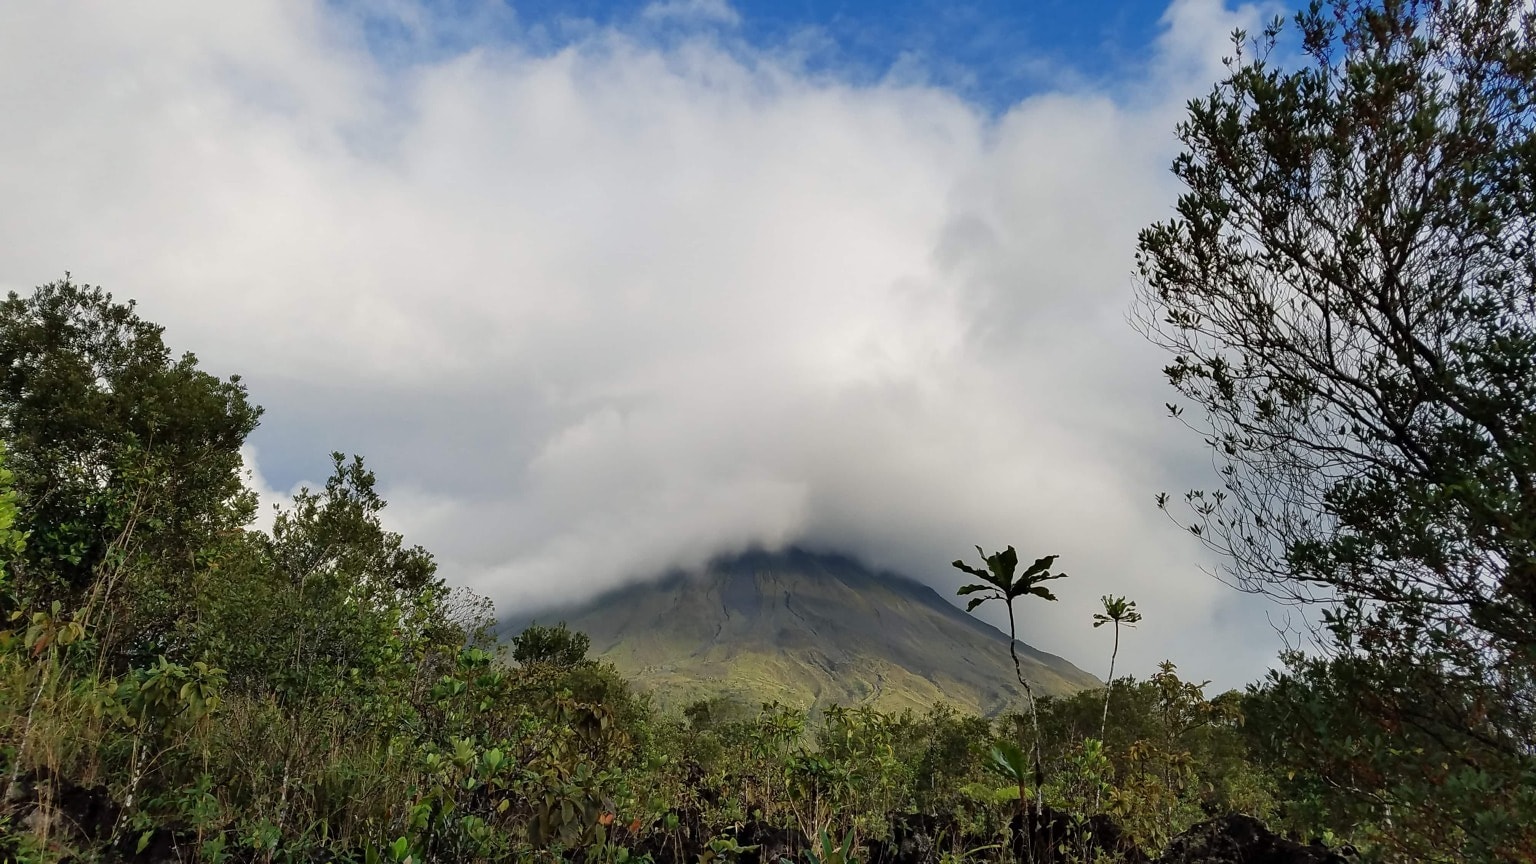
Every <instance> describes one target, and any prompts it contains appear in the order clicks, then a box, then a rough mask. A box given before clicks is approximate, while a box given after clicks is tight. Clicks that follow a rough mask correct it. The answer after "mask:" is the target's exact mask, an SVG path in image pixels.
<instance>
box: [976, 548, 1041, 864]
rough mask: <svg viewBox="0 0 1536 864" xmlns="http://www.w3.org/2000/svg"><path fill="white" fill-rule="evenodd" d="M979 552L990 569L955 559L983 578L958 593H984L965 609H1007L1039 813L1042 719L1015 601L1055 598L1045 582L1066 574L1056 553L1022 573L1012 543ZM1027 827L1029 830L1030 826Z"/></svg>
mask: <svg viewBox="0 0 1536 864" xmlns="http://www.w3.org/2000/svg"><path fill="white" fill-rule="evenodd" d="M976 554H978V555H980V556H981V557H982V559H983V560H984V561H985V562H986V565H987V569H985V570H982V569H980V568H977V567H971V566H970V565H968V564H966V563H965V562H964V561H959V560H957V561H955V562H954V563H953V565H952V566H953V567H954V568H955V569H957V570H961V571H963V572H965V573H969V574H970V575H972V576H975V577H977V578H979V579H981V580H982V581H980V582H975V583H972V584H970V585H966V586H963V587H962V588H960V590H959V591H957V592H955V593H956V594H957V595H959V596H962V597H963V596H966V595H968V594H980V595H981V596H979V597H972V598H971V600H970V602H969V603H967V604H966V607H965V611H967V612H974V611H975V610H976V607H977V606H980V605H981V604H983V603H986V602H987V601H989V600H1000V601H1002V603H1003V606H1004V607H1006V608H1007V610H1008V656H1010V657H1012V658H1013V672H1014V675H1015V677H1017V678H1018V679H1019V686H1021V687H1023V688H1024V696H1025V699H1026V704H1027V707H1028V708H1029V718H1030V723H1031V725H1032V728H1033V731H1034V750H1033V757H1034V775H1035V795H1034V798H1033V799H1031V801H1030V804H1029V806H1030V808H1031V812H1032V813H1034V814H1038V813H1039V809H1038V808H1039V806H1040V789H1041V787H1042V786H1044V785H1045V766H1044V764H1043V763H1042V762H1041V759H1040V722H1039V715H1038V713H1037V712H1036V710H1035V691H1034V688H1033V687H1030V686H1029V680H1028V679H1026V678H1025V677H1024V667H1023V665H1022V664H1021V663H1020V662H1019V636H1018V624H1017V622H1016V621H1015V617H1014V609H1013V604H1014V601H1016V600H1018V599H1020V598H1022V597H1039V598H1041V599H1042V600H1050V601H1052V602H1054V601H1055V600H1056V595H1054V594H1052V593H1051V591H1050V589H1049V588H1046V587H1045V584H1044V583H1046V582H1049V581H1051V580H1052V579H1065V578H1066V576H1067V574H1065V573H1052V572H1051V567H1052V565H1054V564H1055V563H1056V558H1057V557H1058V556H1056V555H1047V556H1045V557H1044V558H1038V559H1036V560H1035V563H1033V564H1031V565H1029V567H1027V568H1025V569H1024V572H1022V573H1020V572H1017V571H1018V567H1019V553H1018V552H1015V551H1014V549H1013V547H1012V546H1009V547H1008V548H1007V549H1005V550H1003V551H1002V552H994V553H993V554H991V555H988V554H987V553H985V552H983V551H982V550H981V547H980V546H977V547H976ZM1026 825H1027V823H1026ZM1026 830H1028V829H1027V827H1026ZM1024 848H1025V849H1026V850H1027V849H1030V848H1032V844H1030V843H1028V842H1026V843H1025V844H1024Z"/></svg>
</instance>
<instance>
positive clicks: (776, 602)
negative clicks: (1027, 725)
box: [540, 548, 1102, 713]
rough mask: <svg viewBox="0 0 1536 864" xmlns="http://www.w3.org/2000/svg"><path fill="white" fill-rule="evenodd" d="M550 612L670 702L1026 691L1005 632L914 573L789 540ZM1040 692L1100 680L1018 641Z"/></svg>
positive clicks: (929, 699) (960, 698)
mask: <svg viewBox="0 0 1536 864" xmlns="http://www.w3.org/2000/svg"><path fill="white" fill-rule="evenodd" d="M540 617H541V618H547V619H548V620H555V619H556V618H559V619H563V620H564V621H566V622H567V623H568V624H569V625H570V626H571V627H572V628H573V629H576V630H580V631H582V632H584V633H586V634H587V635H588V636H590V637H591V638H592V654H593V655H594V656H596V657H598V658H599V659H603V660H607V661H610V662H612V663H613V664H614V665H615V666H617V667H618V668H619V670H620V671H621V672H624V673H625V674H627V675H629V676H631V677H632V678H634V679H635V680H636V681H637V682H638V683H639V684H640V685H641V686H642V687H646V688H649V689H651V690H652V691H653V692H654V693H655V694H656V697H657V699H658V701H659V702H661V703H662V704H663V705H669V706H672V707H680V706H682V705H685V704H687V703H688V702H691V701H693V700H694V699H699V698H705V697H714V696H726V697H729V698H734V699H737V700H739V701H742V702H744V703H747V704H755V703H758V702H764V701H770V700H775V699H776V700H778V701H781V702H785V703H788V704H799V705H812V706H815V707H824V706H826V705H829V704H833V703H837V704H844V705H853V704H873V705H875V706H877V707H880V708H883V709H900V708H915V709H918V710H923V709H926V708H927V707H928V706H929V705H931V704H933V703H934V702H938V701H945V702H949V703H951V704H953V705H955V706H956V707H957V708H960V709H962V710H968V711H973V712H977V713H994V712H997V711H1000V710H1004V709H1006V708H1009V707H1016V703H1018V702H1019V700H1021V699H1022V698H1023V694H1022V692H1020V687H1019V685H1018V681H1017V680H1016V679H1015V677H1014V672H1013V663H1012V661H1011V660H1010V659H1009V656H1008V637H1007V635H1006V634H1004V633H1001V632H1000V631H998V630H997V629H996V628H994V627H992V626H991V625H989V624H987V623H985V622H983V621H980V620H978V619H976V618H974V617H973V616H970V615H967V614H966V613H965V612H963V611H961V610H960V609H959V608H957V607H955V606H954V605H953V604H951V603H949V602H948V601H947V600H945V599H944V598H943V597H941V596H939V594H938V593H937V592H936V591H934V590H933V589H932V588H930V587H928V586H926V585H924V584H922V583H920V582H917V581H915V580H913V579H911V578H909V577H906V576H902V575H900V574H896V573H890V572H880V573H877V572H874V571H872V570H870V569H868V568H867V567H865V566H864V565H862V564H861V563H859V562H858V561H857V560H855V559H853V558H851V557H848V556H845V555H840V554H835V553H821V552H811V551H807V550H804V549H800V548H790V549H787V550H784V551H782V552H769V551H765V550H751V551H747V552H743V553H740V554H736V555H729V556H721V557H717V558H715V559H714V560H712V561H711V562H710V563H709V564H707V565H706V566H705V567H703V568H702V569H701V570H699V571H697V572H685V571H673V572H671V573H669V574H667V575H665V576H664V577H661V578H659V579H657V580H653V581H649V582H642V583H636V584H632V585H628V586H625V587H622V588H619V589H616V590H614V591H611V592H609V593H607V594H605V595H603V596H601V597H598V598H596V599H594V600H592V601H589V602H587V603H584V604H581V605H579V606H574V607H571V608H568V609H564V610H554V611H553V612H551V613H549V614H547V615H541V616H540ZM1019 648H1020V651H1019V653H1020V660H1021V661H1023V667H1024V674H1025V677H1026V678H1028V679H1029V681H1030V684H1031V685H1032V686H1033V687H1034V688H1035V690H1036V692H1037V693H1041V694H1058V695H1059V694H1067V693H1072V692H1075V691H1078V690H1082V689H1086V688H1092V687H1098V686H1102V685H1101V683H1100V682H1099V681H1098V679H1096V678H1094V677H1093V676H1092V675H1089V674H1088V673H1086V672H1083V671H1082V670H1081V669H1078V668H1077V667H1075V666H1073V665H1072V664H1071V663H1068V662H1067V661H1066V660H1063V659H1062V658H1060V657H1056V656H1054V655H1051V654H1047V653H1045V652H1042V651H1039V650H1037V649H1035V648H1032V647H1030V646H1028V645H1026V644H1024V643H1022V642H1021V643H1019Z"/></svg>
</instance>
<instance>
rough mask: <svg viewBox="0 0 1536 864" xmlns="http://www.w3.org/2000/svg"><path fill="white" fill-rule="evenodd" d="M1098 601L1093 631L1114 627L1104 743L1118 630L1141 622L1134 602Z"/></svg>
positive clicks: (1102, 721) (1096, 802)
mask: <svg viewBox="0 0 1536 864" xmlns="http://www.w3.org/2000/svg"><path fill="white" fill-rule="evenodd" d="M1100 600H1102V601H1103V603H1104V611H1103V612H1095V613H1094V614H1093V626H1094V629H1098V628H1099V627H1102V626H1104V625H1105V624H1114V625H1115V647H1114V648H1113V649H1112V650H1111V651H1110V652H1109V677H1108V678H1106V679H1104V716H1103V717H1101V718H1100V719H1099V742H1100V743H1101V744H1102V743H1104V741H1105V740H1106V739H1105V737H1104V736H1105V735H1107V734H1108V733H1109V695H1110V694H1111V693H1112V692H1114V689H1115V659H1116V658H1117V657H1119V656H1120V628H1121V627H1122V626H1123V627H1130V628H1134V627H1135V626H1136V624H1137V622H1139V621H1140V620H1141V613H1140V612H1137V611H1136V601H1135V600H1127V599H1125V598H1124V597H1111V596H1110V595H1108V594H1105V595H1104V596H1103V597H1101V598H1100ZM1093 809H1094V810H1098V809H1099V790H1098V789H1097V788H1095V790H1094V793H1093Z"/></svg>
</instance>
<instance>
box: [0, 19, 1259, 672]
mask: <svg viewBox="0 0 1536 864" xmlns="http://www.w3.org/2000/svg"><path fill="white" fill-rule="evenodd" d="M1274 11H1276V10H1275V9H1274V8H1272V7H1258V6H1253V5H1236V4H1231V3H1226V4H1224V3H1223V2H1221V0H1174V2H1173V3H1172V4H1171V5H1167V6H1164V5H1161V4H1160V3H1156V2H1152V0H1124V2H1117V0H1095V2H1066V0H1041V2H1030V3H1023V2H1018V0H1007V2H1005V0H978V2H963V0H961V2H937V0H933V2H930V0H895V2H888V3H876V2H873V0H863V2H851V0H850V2H823V0H782V2H773V0H750V2H748V0H741V2H734V3H733V2H728V0H656V2H650V3H614V2H596V0H572V2H564V3H555V2H549V0H540V2H528V3H517V2H493V0H378V2H361V0H333V2H319V0H273V2H261V3H238V4H233V3H218V4H211V3H206V2H202V0H146V2H143V3H134V4H123V3H117V2H110V0H99V2H90V0H59V2H51V3H46V4H44V3H7V4H0V106H3V108H4V116H5V118H6V120H5V122H4V123H0V195H3V199H4V201H5V202H6V203H7V205H8V206H6V207H4V208H0V237H3V238H4V240H5V242H3V243H0V289H3V290H16V291H23V292H25V291H27V290H29V289H30V288H31V287H32V286H35V285H39V284H42V283H45V282H48V281H51V280H54V279H58V278H60V277H62V276H63V274H64V272H65V271H70V272H71V273H72V274H73V277H74V278H75V279H76V281H81V282H86V283H90V284H97V285H101V286H103V287H105V288H107V289H108V290H110V291H112V292H113V293H114V294H115V295H116V296H117V297H118V298H123V299H125V298H134V299H136V300H137V301H138V303H139V307H140V311H141V314H143V315H144V316H145V317H147V318H149V319H150V320H153V321H156V322H159V323H161V324H163V325H165V326H166V339H167V341H168V343H169V344H170V345H171V346H172V347H173V348H175V349H178V350H190V351H193V352H195V353H196V354H197V355H198V357H199V358H200V361H201V363H202V365H203V366H204V368H206V369H208V370H209V371H211V372H214V373H216V374H220V375H228V374H234V373H238V374H240V375H241V376H243V378H244V380H245V381H246V383H247V385H248V386H249V388H250V392H251V395H252V398H253V400H254V401H256V402H258V403H259V404H261V405H263V406H265V408H266V414H265V416H264V418H263V422H262V426H261V427H260V429H258V430H257V432H256V433H255V435H254V436H253V437H252V439H251V442H250V446H249V447H248V449H247V461H248V465H249V466H250V469H251V480H250V482H251V483H252V485H253V486H254V487H255V488H257V489H258V490H259V491H260V492H261V493H262V494H263V497H264V498H265V500H266V501H267V502H268V503H281V502H283V501H285V500H286V498H287V496H289V495H291V494H292V492H293V491H294V490H295V489H296V488H298V487H299V486H301V485H304V484H309V485H312V486H313V485H316V484H319V483H321V482H323V481H324V479H325V477H324V474H325V472H326V471H327V469H328V466H329V457H328V454H329V453H330V452H331V451H332V450H339V451H345V452H348V453H361V454H363V455H364V456H365V457H366V458H367V459H368V462H369V464H370V466H371V467H372V468H373V469H374V470H375V471H376V472H377V473H378V475H379V478H380V484H381V487H382V490H383V492H384V495H385V497H386V498H387V499H388V500H389V501H390V507H389V509H388V510H387V511H386V522H387V524H388V525H389V526H390V527H391V528H392V529H394V530H398V531H401V532H402V533H404V534H405V536H406V538H407V540H408V541H409V542H413V543H420V544H422V545H424V546H425V547H427V548H428V549H429V550H431V551H432V552H434V553H435V554H436V556H437V559H438V561H439V564H440V573H441V574H442V575H443V576H444V577H445V578H446V579H447V580H448V581H449V582H451V583H452V584H455V585H462V586H467V587H470V588H472V589H474V590H476V591H479V592H481V593H483V594H485V595H487V596H489V597H491V598H492V599H493V600H494V601H496V603H497V604H498V607H499V608H500V609H501V610H502V611H503V612H504V613H508V614H515V613H518V612H523V611H527V610H533V609H538V608H540V607H543V606H547V605H548V604H550V603H554V602H559V601H577V600H580V599H583V598H586V597H590V596H592V595H594V594H596V593H598V592H600V591H602V590H605V589H607V588H611V587H613V586H615V585H617V584H620V583H623V582H625V581H628V580H633V579H639V578H645V577H647V576H648V575H653V574H656V573H659V572H662V571H665V570H667V569H669V568H673V567H684V568H689V567H696V566H698V565H700V564H701V563H703V562H705V561H707V560H708V559H709V558H710V557H712V556H714V555H717V554H722V553H729V552H732V551H738V550H742V549H746V548H750V547H759V546H761V547H768V548H777V547H782V546H787V545H791V544H794V545H801V546H804V547H807V548H813V549H824V550H829V551H838V552H843V553H846V554H851V555H853V556H855V557H858V558H860V559H861V560H863V561H864V562H865V563H867V564H869V565H871V566H875V567H883V568H889V569H893V570H897V571H899V572H902V573H906V574H908V575H910V576H912V577H914V578H917V579H920V580H922V581H925V582H927V583H928V584H931V585H933V586H935V587H936V588H938V589H939V590H940V591H941V593H944V594H946V595H947V594H951V593H952V592H953V589H954V588H956V587H958V585H959V584H961V578H960V577H961V574H959V573H958V572H957V571H954V570H953V569H951V568H950V567H949V562H950V561H952V560H953V559H955V558H957V557H966V558H973V557H974V548H973V547H974V546H975V545H977V544H979V545H982V546H984V547H986V548H987V550H988V551H992V550H995V549H1000V548H1002V547H1003V546H1006V545H1009V544H1012V545H1014V546H1016V547H1018V548H1019V550H1020V553H1021V555H1023V556H1024V557H1026V558H1031V557H1034V556H1038V555H1044V554H1058V555H1060V559H1059V566H1060V567H1061V568H1062V569H1063V570H1065V571H1066V572H1068V573H1069V574H1070V575H1071V578H1070V579H1069V580H1067V581H1065V582H1059V583H1055V585H1056V586H1059V590H1058V591H1057V594H1058V596H1059V597H1060V598H1061V599H1060V602H1058V603H1056V604H1051V605H1050V606H1046V605H1045V604H1040V606H1039V607H1038V608H1035V609H1032V610H1029V611H1027V612H1025V614H1024V618H1023V624H1022V628H1021V636H1022V638H1024V639H1025V640H1026V641H1028V642H1029V643H1030V644H1032V645H1034V646H1036V647H1038V648H1041V649H1043V650H1047V651H1052V652H1054V653H1058V654H1062V655H1063V656H1065V657H1067V658H1068V659H1070V660H1072V661H1073V662H1075V663H1077V664H1078V665H1079V666H1082V667H1083V668H1085V669H1087V670H1089V671H1093V672H1097V673H1099V674H1101V675H1102V674H1103V672H1104V669H1103V668H1101V667H1107V665H1108V657H1109V647H1110V645H1109V642H1110V636H1109V634H1108V633H1107V632H1106V631H1104V630H1094V629H1093V628H1092V627H1091V616H1092V613H1093V611H1094V610H1095V609H1096V608H1097V607H1098V605H1099V599H1098V598H1099V597H1100V595H1103V594H1124V595H1129V596H1130V597H1131V598H1133V599H1135V600H1136V601H1137V602H1138V604H1139V608H1140V609H1141V610H1142V611H1143V613H1144V614H1145V620H1144V622H1143V623H1142V624H1141V626H1140V627H1139V628H1138V630H1137V631H1136V632H1135V633H1133V634H1129V636H1128V638H1127V639H1126V640H1125V646H1124V650H1123V651H1122V655H1121V657H1120V663H1119V665H1118V667H1117V669H1118V670H1124V671H1125V672H1128V673H1131V674H1137V675H1146V674H1148V673H1150V672H1151V671H1153V670H1154V669H1155V667H1156V664H1157V662H1158V661H1160V660H1163V659H1171V660H1173V661H1174V662H1176V663H1177V664H1178V665H1179V668H1180V670H1181V671H1182V672H1184V673H1185V674H1187V675H1188V676H1189V677H1192V678H1194V679H1196V680H1201V679H1211V680H1212V681H1213V682H1214V684H1215V686H1217V687H1233V686H1240V685H1242V684H1243V683H1245V682H1247V681H1252V680H1255V679H1257V678H1258V677H1260V676H1261V675H1262V674H1263V672H1264V670H1265V669H1266V668H1268V667H1269V666H1270V665H1272V664H1273V662H1274V657H1275V654H1276V652H1277V650H1278V649H1279V648H1280V647H1281V641H1280V637H1279V636H1278V635H1277V634H1276V633H1275V631H1274V629H1273V628H1272V626H1271V625H1272V623H1275V622H1283V621H1284V610H1280V609H1276V608H1272V607H1269V606H1267V605H1266V604H1265V603H1264V602H1263V601H1260V600H1257V599H1255V598H1251V597H1247V596H1245V595H1242V594H1239V593H1237V592H1235V591H1233V590H1232V589H1230V588H1228V587H1226V586H1225V585H1223V584H1221V583H1220V582H1218V581H1217V580H1215V579H1214V578H1212V577H1211V576H1209V575H1208V574H1207V573H1206V572H1205V571H1206V569H1208V568H1209V566H1210V565H1211V564H1212V563H1213V562H1211V561H1210V560H1208V559H1205V558H1203V557H1202V554H1203V553H1202V552H1201V550H1200V549H1199V547H1198V545H1197V544H1196V543H1195V542H1194V541H1193V540H1192V539H1191V538H1190V537H1188V535H1186V534H1183V533H1181V531H1180V530H1179V529H1178V528H1177V527H1176V526H1174V525H1173V524H1171V523H1170V522H1169V521H1168V520H1167V518H1166V517H1164V516H1163V515H1162V514H1161V513H1160V512H1159V511H1158V510H1157V509H1156V507H1155V506H1154V499H1155V496H1156V494H1157V493H1158V492H1160V491H1164V490H1167V491H1172V492H1175V493H1178V492H1180V491H1182V490H1184V489H1187V488H1191V487H1195V486H1209V485H1211V484H1212V483H1213V482H1214V479H1215V478H1214V473H1213V471H1212V468H1211V462H1210V458H1209V456H1208V454H1207V453H1206V452H1205V451H1204V449H1203V445H1202V444H1201V442H1200V440H1199V436H1198V435H1194V434H1192V433H1190V432H1189V431H1188V430H1187V429H1185V428H1183V427H1182V426H1180V425H1179V424H1178V423H1176V422H1174V421H1172V420H1170V419H1168V418H1167V411H1166V409H1165V408H1164V403H1165V402H1167V401H1170V400H1172V399H1173V393H1172V392H1171V390H1170V389H1169V388H1168V387H1167V385H1166V384H1165V383H1164V381H1163V379H1162V376H1161V372H1160V370H1161V368H1162V365H1163V364H1164V362H1165V361H1166V358H1164V357H1163V356H1161V355H1160V354H1159V353H1158V352H1157V350H1156V349H1154V348H1153V347H1152V346H1150V345H1149V344H1147V343H1146V342H1145V341H1144V340H1143V339H1142V337H1141V336H1140V335H1138V334H1137V333H1136V332H1135V330H1134V329H1133V328H1132V326H1131V325H1130V323H1129V322H1128V314H1129V311H1130V306H1131V300H1132V295H1133V290H1134V265H1133V254H1134V249H1135V240H1136V233H1137V231H1138V230H1139V229H1140V228H1142V227H1144V226H1145V225H1147V224H1149V223H1150V222H1152V221H1155V220H1159V219H1164V218H1167V217H1168V216H1169V215H1170V214H1171V213H1172V206H1173V203H1174V201H1175V199H1176V196H1177V195H1178V192H1179V188H1178V186H1177V185H1176V183H1175V181H1174V180H1173V178H1172V177H1171V176H1170V174H1169V172H1168V165H1169V163H1170V161H1171V160H1172V158H1173V156H1174V155H1175V154H1176V153H1177V152H1178V142H1177V140H1176V138H1175V137H1174V128H1175V125H1176V123H1177V122H1178V121H1179V119H1180V117H1181V116H1182V114H1183V112H1184V110H1185V104H1186V100H1188V99H1189V98H1191V97H1193V96H1196V95H1199V94H1201V93H1203V92H1205V91H1206V90H1208V89H1209V87H1210V86H1211V84H1212V83H1213V82H1214V81H1216V80H1217V79H1218V77H1219V76H1220V73H1221V69H1222V67H1221V57H1222V56H1223V54H1224V52H1225V50H1226V49H1227V48H1228V47H1229V44H1230V43H1229V41H1228V34H1229V33H1230V32H1231V31H1232V30H1233V29H1234V28H1236V27H1248V28H1250V29H1256V27H1255V25H1256V23H1257V22H1258V21H1260V20H1261V19H1263V18H1267V17H1269V16H1270V15H1272V14H1273V13H1274ZM994 614H995V613H994Z"/></svg>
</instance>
